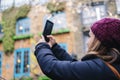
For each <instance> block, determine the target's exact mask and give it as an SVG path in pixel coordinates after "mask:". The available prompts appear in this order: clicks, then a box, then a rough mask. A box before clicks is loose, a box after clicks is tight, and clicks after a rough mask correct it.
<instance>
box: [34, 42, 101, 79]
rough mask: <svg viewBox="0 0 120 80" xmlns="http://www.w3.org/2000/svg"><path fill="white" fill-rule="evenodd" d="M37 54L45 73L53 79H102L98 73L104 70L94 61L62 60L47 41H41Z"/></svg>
mask: <svg viewBox="0 0 120 80" xmlns="http://www.w3.org/2000/svg"><path fill="white" fill-rule="evenodd" d="M35 56H36V58H37V61H38V63H39V65H40V68H41V69H42V71H43V73H44V74H46V75H47V76H48V77H50V78H52V79H53V80H100V79H98V78H97V75H99V74H100V75H101V71H102V70H101V69H99V68H97V66H96V64H95V63H94V62H93V61H88V62H85V61H84V62H81V61H74V62H72V61H60V60H58V59H57V58H56V57H55V56H54V54H53V52H52V51H51V49H50V47H49V45H48V44H46V43H40V44H39V47H36V50H35ZM99 63H101V62H100V61H99ZM91 65H92V66H94V67H92V66H91ZM97 65H98V64H97ZM98 66H99V65H98ZM94 69H97V70H94ZM96 71H98V73H97V74H95V72H96ZM91 73H92V74H91ZM101 79H102V78H101Z"/></svg>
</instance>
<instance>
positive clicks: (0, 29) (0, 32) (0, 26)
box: [0, 24, 3, 34]
mask: <svg viewBox="0 0 120 80" xmlns="http://www.w3.org/2000/svg"><path fill="white" fill-rule="evenodd" d="M0 34H3V29H2V25H1V24H0Z"/></svg>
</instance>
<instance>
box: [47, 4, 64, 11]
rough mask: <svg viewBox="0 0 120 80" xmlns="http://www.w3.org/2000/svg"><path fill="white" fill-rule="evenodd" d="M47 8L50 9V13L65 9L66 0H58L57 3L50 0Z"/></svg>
mask: <svg viewBox="0 0 120 80" xmlns="http://www.w3.org/2000/svg"><path fill="white" fill-rule="evenodd" d="M47 9H48V10H49V11H50V13H54V12H58V11H64V9H65V3H64V2H57V3H52V2H49V3H48V4H47Z"/></svg>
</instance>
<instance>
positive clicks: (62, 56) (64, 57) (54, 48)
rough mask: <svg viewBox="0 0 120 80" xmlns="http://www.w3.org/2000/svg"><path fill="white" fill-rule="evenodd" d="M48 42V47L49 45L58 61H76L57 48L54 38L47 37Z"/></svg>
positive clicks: (59, 47)
mask: <svg viewBox="0 0 120 80" xmlns="http://www.w3.org/2000/svg"><path fill="white" fill-rule="evenodd" d="M48 37H49V39H50V41H49V45H51V50H52V52H53V54H54V55H55V57H56V58H58V59H59V60H62V61H63V60H66V61H77V60H76V59H73V58H72V57H71V56H70V55H69V54H68V53H67V51H65V50H64V49H63V48H61V46H59V45H58V44H57V43H56V41H55V38H54V37H53V36H51V35H50V36H48Z"/></svg>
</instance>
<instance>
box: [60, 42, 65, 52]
mask: <svg viewBox="0 0 120 80" xmlns="http://www.w3.org/2000/svg"><path fill="white" fill-rule="evenodd" d="M59 45H60V46H61V47H62V48H63V49H65V50H66V51H67V44H66V43H59Z"/></svg>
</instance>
